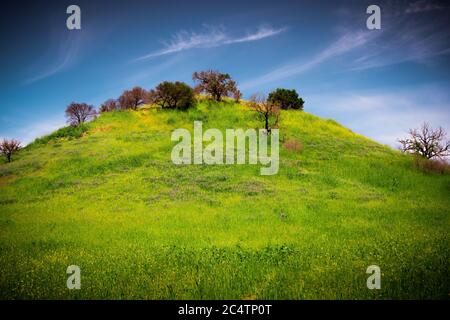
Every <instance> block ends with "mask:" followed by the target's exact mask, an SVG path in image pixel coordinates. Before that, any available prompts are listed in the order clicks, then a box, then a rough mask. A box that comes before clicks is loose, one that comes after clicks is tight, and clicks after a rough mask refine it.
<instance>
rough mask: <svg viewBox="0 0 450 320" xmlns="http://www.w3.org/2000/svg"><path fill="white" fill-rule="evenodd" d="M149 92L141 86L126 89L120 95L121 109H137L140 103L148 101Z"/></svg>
mask: <svg viewBox="0 0 450 320" xmlns="http://www.w3.org/2000/svg"><path fill="white" fill-rule="evenodd" d="M147 99H148V93H147V91H145V90H144V89H142V88H141V87H134V88H133V89H131V90H125V91H124V92H123V93H122V95H121V96H120V97H119V105H120V108H121V109H133V110H136V109H137V107H138V106H139V105H140V104H143V103H146V102H147Z"/></svg>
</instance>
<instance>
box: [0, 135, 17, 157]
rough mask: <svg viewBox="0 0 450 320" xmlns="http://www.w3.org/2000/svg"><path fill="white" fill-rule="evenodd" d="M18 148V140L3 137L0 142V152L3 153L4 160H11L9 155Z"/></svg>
mask: <svg viewBox="0 0 450 320" xmlns="http://www.w3.org/2000/svg"><path fill="white" fill-rule="evenodd" d="M20 149H21V146H20V141H18V140H14V139H12V140H6V139H3V141H2V142H1V143H0V154H2V155H4V156H5V157H6V160H8V162H11V156H12V155H13V154H14V153H16V152H17V151H19V150H20Z"/></svg>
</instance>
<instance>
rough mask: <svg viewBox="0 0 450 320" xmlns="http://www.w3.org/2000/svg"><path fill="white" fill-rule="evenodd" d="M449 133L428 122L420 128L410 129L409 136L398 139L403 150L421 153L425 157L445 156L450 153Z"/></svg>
mask: <svg viewBox="0 0 450 320" xmlns="http://www.w3.org/2000/svg"><path fill="white" fill-rule="evenodd" d="M446 136H447V133H446V132H445V131H444V129H442V127H439V128H438V129H436V130H434V129H433V128H431V127H430V125H429V124H428V123H426V122H424V123H423V124H422V127H421V128H420V129H410V130H409V137H408V138H405V139H400V140H398V141H399V142H400V144H401V150H402V151H403V152H408V153H415V154H419V155H421V156H422V157H424V158H427V159H432V158H436V157H437V158H444V157H446V156H448V155H450V140H446Z"/></svg>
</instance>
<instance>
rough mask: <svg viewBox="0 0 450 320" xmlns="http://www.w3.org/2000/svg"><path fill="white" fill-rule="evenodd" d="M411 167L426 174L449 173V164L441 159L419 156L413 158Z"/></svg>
mask: <svg viewBox="0 0 450 320" xmlns="http://www.w3.org/2000/svg"><path fill="white" fill-rule="evenodd" d="M413 165H414V167H415V168H417V169H419V170H421V171H424V172H428V173H431V172H435V173H440V174H444V173H450V164H448V163H447V162H445V160H442V159H427V158H424V157H421V156H415V157H414V160H413Z"/></svg>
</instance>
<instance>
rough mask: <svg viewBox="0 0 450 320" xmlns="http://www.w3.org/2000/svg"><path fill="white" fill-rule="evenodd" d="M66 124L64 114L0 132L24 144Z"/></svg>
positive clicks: (0, 135)
mask: <svg viewBox="0 0 450 320" xmlns="http://www.w3.org/2000/svg"><path fill="white" fill-rule="evenodd" d="M65 125H66V121H65V120H64V118H63V117H62V116H61V117H55V118H50V119H47V120H43V121H36V122H32V123H30V124H28V125H25V126H23V127H21V128H20V129H16V130H14V129H12V130H9V132H8V134H3V133H0V137H1V138H6V139H17V140H19V141H20V142H21V143H22V145H23V146H24V145H27V144H28V143H30V142H33V141H34V139H36V138H39V137H42V136H44V135H47V134H50V133H52V132H53V131H55V130H57V129H59V128H62V127H64V126H65Z"/></svg>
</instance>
